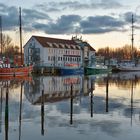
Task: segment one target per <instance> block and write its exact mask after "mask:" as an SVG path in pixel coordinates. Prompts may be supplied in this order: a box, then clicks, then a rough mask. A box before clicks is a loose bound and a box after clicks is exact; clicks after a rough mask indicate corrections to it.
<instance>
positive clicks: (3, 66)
mask: <svg viewBox="0 0 140 140" xmlns="http://www.w3.org/2000/svg"><path fill="white" fill-rule="evenodd" d="M19 21H20V26H19V32H20V49H21V66H18V67H12V68H11V67H10V64H9V62H8V61H7V62H4V61H2V60H1V61H0V76H13V77H16V76H21V75H22V76H27V75H29V74H30V73H31V72H32V70H33V66H32V65H31V66H23V65H22V62H23V58H22V57H23V56H22V26H21V8H19ZM1 28H2V25H1ZM1 49H2V29H1ZM1 52H2V51H1Z"/></svg>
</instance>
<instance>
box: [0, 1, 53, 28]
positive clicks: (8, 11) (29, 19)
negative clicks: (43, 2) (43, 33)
mask: <svg viewBox="0 0 140 140" xmlns="http://www.w3.org/2000/svg"><path fill="white" fill-rule="evenodd" d="M0 15H1V17H2V26H3V30H13V29H14V28H16V27H17V26H18V25H19V9H18V8H16V7H14V6H12V7H9V6H6V5H4V4H0ZM40 20H41V21H43V20H45V21H46V22H47V21H51V18H50V17H49V16H48V15H47V14H46V13H44V12H40V11H37V10H34V9H22V22H23V24H24V25H25V29H27V28H28V29H29V28H32V24H33V23H36V22H38V21H40ZM30 30H31V29H30Z"/></svg>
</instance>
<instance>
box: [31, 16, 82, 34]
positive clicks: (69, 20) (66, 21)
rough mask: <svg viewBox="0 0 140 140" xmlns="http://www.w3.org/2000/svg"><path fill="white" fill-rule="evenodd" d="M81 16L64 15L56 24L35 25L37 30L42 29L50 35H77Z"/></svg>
mask: <svg viewBox="0 0 140 140" xmlns="http://www.w3.org/2000/svg"><path fill="white" fill-rule="evenodd" d="M80 20H81V17H80V16H79V15H62V16H61V17H60V18H58V19H57V20H56V21H55V22H49V23H48V24H34V28H35V29H40V28H41V30H43V31H45V32H46V33H48V34H68V33H75V31H76V30H77V28H76V27H77V24H78V23H79V22H80Z"/></svg>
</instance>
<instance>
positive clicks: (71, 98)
mask: <svg viewBox="0 0 140 140" xmlns="http://www.w3.org/2000/svg"><path fill="white" fill-rule="evenodd" d="M70 124H73V85H72V84H71V91H70Z"/></svg>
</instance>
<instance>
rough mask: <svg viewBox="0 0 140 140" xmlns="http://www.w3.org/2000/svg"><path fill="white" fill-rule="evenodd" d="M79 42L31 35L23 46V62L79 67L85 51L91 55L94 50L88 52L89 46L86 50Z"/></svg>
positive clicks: (93, 53)
mask: <svg viewBox="0 0 140 140" xmlns="http://www.w3.org/2000/svg"><path fill="white" fill-rule="evenodd" d="M80 44H81V43H80ZM80 44H79V43H77V42H76V41H75V40H73V39H72V40H65V39H57V38H49V37H41V36H32V37H31V38H30V39H29V41H28V42H27V43H26V44H25V46H24V63H25V64H35V65H36V66H43V67H66V66H71V65H72V66H74V67H81V66H83V62H84V59H85V55H86V53H87V56H88V57H91V56H92V55H95V51H93V50H94V49H93V50H92V51H90V53H89V50H91V47H90V48H89V49H88V50H86V49H85V48H86V47H85V48H84V49H83V47H81V45H80ZM88 47H89V46H88ZM85 50H86V52H85ZM83 52H84V53H83ZM91 53H92V54H91ZM83 56H84V57H83ZM87 56H86V57H87ZM88 59H90V58H88Z"/></svg>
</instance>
